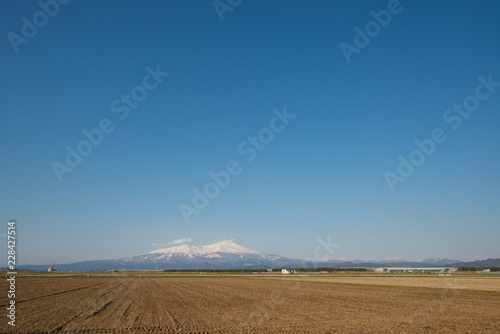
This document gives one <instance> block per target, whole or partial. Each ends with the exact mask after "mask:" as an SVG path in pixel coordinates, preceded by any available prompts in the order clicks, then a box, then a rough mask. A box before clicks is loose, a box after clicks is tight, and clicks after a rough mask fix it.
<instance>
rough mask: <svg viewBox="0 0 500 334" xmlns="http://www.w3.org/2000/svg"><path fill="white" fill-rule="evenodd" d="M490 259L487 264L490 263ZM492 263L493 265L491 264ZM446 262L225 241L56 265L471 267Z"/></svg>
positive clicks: (76, 268) (80, 267) (109, 267)
mask: <svg viewBox="0 0 500 334" xmlns="http://www.w3.org/2000/svg"><path fill="white" fill-rule="evenodd" d="M490 260H491V261H490ZM490 260H488V261H489V262H488V263H498V262H499V261H500V259H490ZM495 261H496V262H495ZM474 263H475V262H470V263H464V262H461V261H459V260H450V259H432V258H429V259H425V260H422V261H406V260H403V259H387V260H384V261H376V260H370V259H366V260H350V261H348V260H346V259H344V258H339V259H333V258H332V259H324V260H320V261H317V262H311V261H305V260H299V259H291V258H286V257H283V256H279V255H275V254H263V253H260V252H257V251H255V250H253V249H250V248H246V247H243V246H241V245H238V244H237V243H235V242H234V240H225V241H221V242H216V243H213V244H210V245H203V246H191V245H187V244H184V245H180V246H174V247H168V248H161V249H157V250H154V251H151V252H148V253H144V254H140V255H136V256H131V257H125V258H120V259H106V260H90V259H89V260H86V261H79V262H74V263H68V264H60V265H58V266H57V268H58V270H61V271H94V270H97V271H99V270H117V269H118V270H120V269H155V268H158V269H160V270H161V269H226V268H227V269H263V268H301V267H318V268H320V267H365V268H373V267H380V266H384V267H385V266H396V267H401V266H409V267H422V266H425V267H428V266H431V267H432V266H460V265H463V264H467V265H474ZM48 267H49V265H25V266H19V267H18V268H19V269H26V270H43V271H46V270H47V268H48Z"/></svg>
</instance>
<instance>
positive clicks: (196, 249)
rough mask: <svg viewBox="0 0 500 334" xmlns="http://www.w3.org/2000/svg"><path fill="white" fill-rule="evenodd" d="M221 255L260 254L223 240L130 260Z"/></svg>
mask: <svg viewBox="0 0 500 334" xmlns="http://www.w3.org/2000/svg"><path fill="white" fill-rule="evenodd" d="M223 254H238V255H243V254H245V255H246V254H252V255H259V254H260V253H259V252H257V251H254V250H253V249H250V248H246V247H243V246H240V245H238V244H236V243H235V242H234V241H232V240H225V241H221V242H217V243H214V244H211V245H205V246H190V245H182V246H176V247H169V248H161V249H157V250H154V251H152V252H149V253H146V254H141V255H138V256H134V257H132V258H130V259H139V258H142V259H143V260H170V259H172V258H175V257H183V258H188V259H193V258H195V257H206V258H220V257H222V256H223ZM260 255H261V254H260Z"/></svg>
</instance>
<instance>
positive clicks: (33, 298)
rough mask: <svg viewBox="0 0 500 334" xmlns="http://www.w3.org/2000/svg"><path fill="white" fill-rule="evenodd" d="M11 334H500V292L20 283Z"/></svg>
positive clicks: (176, 281)
mask: <svg viewBox="0 0 500 334" xmlns="http://www.w3.org/2000/svg"><path fill="white" fill-rule="evenodd" d="M4 282H5V280H2V285H1V286H2V291H3V292H2V293H1V295H0V306H1V308H2V309H3V310H4V311H3V315H2V317H1V318H2V320H1V322H0V332H2V333H5V332H7V333H10V332H19V333H54V332H61V333H498V332H500V311H499V310H500V293H498V292H487V291H470V290H459V289H428V288H410V287H401V286H389V287H387V286H372V285H352V284H328V283H324V282H307V281H293V280H290V279H287V278H284V279H279V278H276V279H273V280H269V279H254V278H248V277H223V276H221V277H219V278H217V277H213V278H198V277H165V278H144V277H141V278H139V277H135V278H127V277H79V278H76V277H64V278H62V277H52V278H48V277H47V278H23V277H18V278H17V287H16V290H17V296H16V297H17V298H16V312H17V313H16V327H15V330H13V328H12V327H11V326H8V325H7V320H8V319H7V317H6V316H5V313H6V311H5V309H6V306H7V303H8V299H7V290H8V289H7V284H6V283H4Z"/></svg>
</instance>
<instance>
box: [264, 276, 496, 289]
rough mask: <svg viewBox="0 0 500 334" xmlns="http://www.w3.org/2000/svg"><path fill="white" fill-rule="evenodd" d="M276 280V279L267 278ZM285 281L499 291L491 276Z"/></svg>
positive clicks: (297, 278) (367, 277) (343, 277)
mask: <svg viewBox="0 0 500 334" xmlns="http://www.w3.org/2000/svg"><path fill="white" fill-rule="evenodd" d="M269 278H276V277H269ZM285 278H286V279H291V280H303V281H311V282H328V283H351V284H371V285H391V286H410V287H425V288H450V289H471V290H485V291H500V276H499V275H491V276H490V277H485V276H479V277H467V276H466V277H463V276H461V275H452V276H436V275H433V276H426V275H420V276H405V277H392V276H389V275H385V276H361V277H356V276H355V277H351V276H348V275H344V276H340V275H339V276H331V277H328V276H318V275H315V276H314V275H293V276H292V275H290V276H286V277H285Z"/></svg>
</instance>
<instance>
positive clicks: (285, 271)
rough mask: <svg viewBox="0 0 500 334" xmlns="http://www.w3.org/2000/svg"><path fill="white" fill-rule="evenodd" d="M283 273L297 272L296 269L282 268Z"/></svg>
mask: <svg viewBox="0 0 500 334" xmlns="http://www.w3.org/2000/svg"><path fill="white" fill-rule="evenodd" d="M281 273H282V274H295V270H293V269H291V270H288V269H281Z"/></svg>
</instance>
